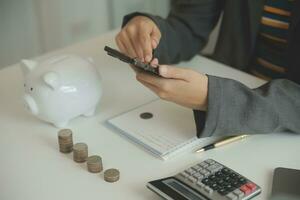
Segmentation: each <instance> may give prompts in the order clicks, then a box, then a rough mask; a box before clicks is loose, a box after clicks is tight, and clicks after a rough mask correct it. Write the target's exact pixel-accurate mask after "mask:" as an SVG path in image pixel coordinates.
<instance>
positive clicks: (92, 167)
mask: <svg viewBox="0 0 300 200" xmlns="http://www.w3.org/2000/svg"><path fill="white" fill-rule="evenodd" d="M86 164H87V169H88V171H89V172H91V173H98V172H101V171H102V170H103V167H102V158H101V157H100V156H97V155H94V156H90V157H88V158H87V160H86Z"/></svg>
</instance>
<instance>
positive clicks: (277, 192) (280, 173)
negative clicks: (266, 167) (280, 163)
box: [271, 167, 300, 200]
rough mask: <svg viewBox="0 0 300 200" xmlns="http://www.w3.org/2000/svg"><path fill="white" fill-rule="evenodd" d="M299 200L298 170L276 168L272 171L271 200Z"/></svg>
mask: <svg viewBox="0 0 300 200" xmlns="http://www.w3.org/2000/svg"><path fill="white" fill-rule="evenodd" d="M296 199H298V200H299V199H300V170H297V169H289V168H283V167H278V168H276V169H275V170H274V174H273V186H272V194H271V200H296Z"/></svg>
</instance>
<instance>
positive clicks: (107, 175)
mask: <svg viewBox="0 0 300 200" xmlns="http://www.w3.org/2000/svg"><path fill="white" fill-rule="evenodd" d="M119 179H120V172H119V170H117V169H113V168H112V169H107V170H105V172H104V180H105V181H107V182H110V183H112V182H116V181H118V180H119Z"/></svg>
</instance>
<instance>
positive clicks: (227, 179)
mask: <svg viewBox="0 0 300 200" xmlns="http://www.w3.org/2000/svg"><path fill="white" fill-rule="evenodd" d="M223 180H224V181H226V182H230V180H231V179H230V177H229V176H225V177H224V178H223Z"/></svg>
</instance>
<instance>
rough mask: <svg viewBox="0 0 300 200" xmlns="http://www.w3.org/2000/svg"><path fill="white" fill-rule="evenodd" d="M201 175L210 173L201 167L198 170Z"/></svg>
mask: <svg viewBox="0 0 300 200" xmlns="http://www.w3.org/2000/svg"><path fill="white" fill-rule="evenodd" d="M199 172H200V173H201V174H202V175H203V176H205V177H206V176H208V175H210V173H209V171H207V170H206V169H202V170H200V171H199Z"/></svg>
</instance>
